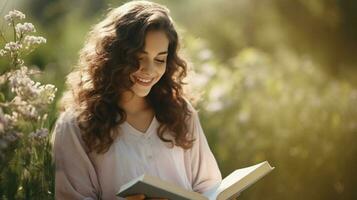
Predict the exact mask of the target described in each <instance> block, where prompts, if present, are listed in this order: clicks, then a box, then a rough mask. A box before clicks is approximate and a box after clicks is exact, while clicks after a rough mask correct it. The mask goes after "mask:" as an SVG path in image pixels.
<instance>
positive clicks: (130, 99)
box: [119, 91, 149, 114]
mask: <svg viewBox="0 0 357 200" xmlns="http://www.w3.org/2000/svg"><path fill="white" fill-rule="evenodd" d="M119 105H120V107H121V108H123V109H124V110H125V112H126V113H127V114H136V113H139V112H141V111H144V110H146V109H148V108H149V105H148V103H147V102H146V100H145V97H139V96H137V95H135V94H134V93H133V92H131V91H127V92H124V93H123V94H122V97H121V99H120V102H119Z"/></svg>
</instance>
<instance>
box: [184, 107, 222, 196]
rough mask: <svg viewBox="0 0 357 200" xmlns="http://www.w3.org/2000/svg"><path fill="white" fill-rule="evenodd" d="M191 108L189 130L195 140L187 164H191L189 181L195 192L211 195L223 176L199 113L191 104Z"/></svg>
mask: <svg viewBox="0 0 357 200" xmlns="http://www.w3.org/2000/svg"><path fill="white" fill-rule="evenodd" d="M189 108H190V110H191V112H192V114H191V117H190V120H189V121H190V122H189V130H190V133H191V134H192V136H193V138H194V139H195V141H194V143H193V146H192V148H191V149H190V150H189V151H188V153H189V155H188V156H187V157H188V159H189V161H188V162H186V163H190V166H189V169H188V171H189V179H191V184H192V189H193V191H196V192H199V193H209V192H210V191H212V190H215V189H216V188H217V187H218V186H219V184H220V183H221V181H222V176H221V172H220V170H219V168H218V165H217V162H216V159H215V158H214V156H213V153H212V151H211V149H210V147H209V145H208V142H207V139H206V136H205V134H204V132H203V130H202V127H201V124H200V121H199V117H198V113H197V111H196V110H195V109H194V108H193V107H192V106H191V105H190V104H189Z"/></svg>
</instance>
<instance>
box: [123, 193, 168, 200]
mask: <svg viewBox="0 0 357 200" xmlns="http://www.w3.org/2000/svg"><path fill="white" fill-rule="evenodd" d="M125 199H126V200H146V198H145V195H143V194H137V195H133V196H127V197H125ZM147 199H150V200H168V199H161V198H147Z"/></svg>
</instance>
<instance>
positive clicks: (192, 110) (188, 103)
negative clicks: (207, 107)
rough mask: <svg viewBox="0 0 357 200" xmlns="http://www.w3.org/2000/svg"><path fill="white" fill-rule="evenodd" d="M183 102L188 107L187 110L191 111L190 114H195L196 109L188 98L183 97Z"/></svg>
mask: <svg viewBox="0 0 357 200" xmlns="http://www.w3.org/2000/svg"><path fill="white" fill-rule="evenodd" d="M183 100H184V102H185V104H186V107H187V109H188V111H189V112H190V113H191V114H195V113H196V114H197V110H196V109H195V107H194V106H193V104H192V103H191V102H190V100H188V99H187V98H185V97H184V98H183Z"/></svg>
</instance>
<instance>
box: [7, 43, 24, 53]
mask: <svg viewBox="0 0 357 200" xmlns="http://www.w3.org/2000/svg"><path fill="white" fill-rule="evenodd" d="M21 48H22V44H20V43H19V42H9V43H6V44H5V47H4V50H5V51H8V52H15V51H18V50H20V49H21Z"/></svg>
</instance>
